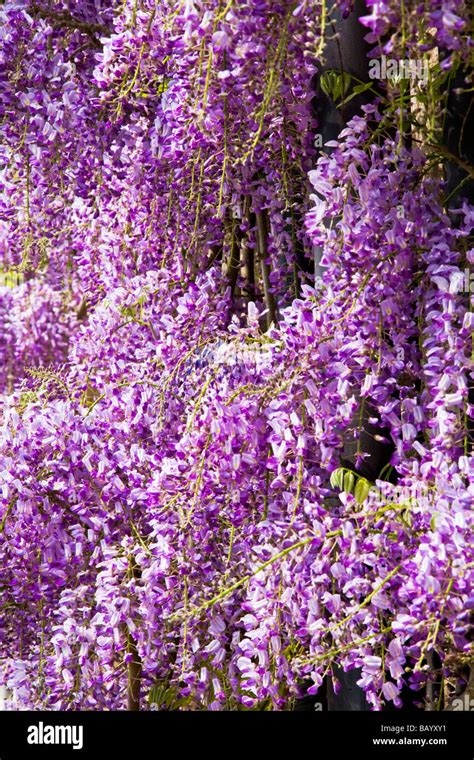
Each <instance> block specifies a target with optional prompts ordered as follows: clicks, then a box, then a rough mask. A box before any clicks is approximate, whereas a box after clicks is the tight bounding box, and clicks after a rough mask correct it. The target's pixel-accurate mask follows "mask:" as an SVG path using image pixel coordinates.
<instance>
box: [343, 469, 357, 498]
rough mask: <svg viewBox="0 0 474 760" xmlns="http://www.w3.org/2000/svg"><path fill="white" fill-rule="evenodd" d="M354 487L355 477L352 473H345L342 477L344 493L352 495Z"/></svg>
mask: <svg viewBox="0 0 474 760" xmlns="http://www.w3.org/2000/svg"><path fill="white" fill-rule="evenodd" d="M354 485H355V476H354V473H353V472H350V471H348V472H346V474H345V475H344V491H345V492H346V493H352V491H353V490H354Z"/></svg>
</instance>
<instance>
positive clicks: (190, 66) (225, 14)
mask: <svg viewBox="0 0 474 760" xmlns="http://www.w3.org/2000/svg"><path fill="white" fill-rule="evenodd" d="M334 5H335V6H337V9H336V13H339V16H338V18H340V17H343V18H350V17H351V14H353V12H354V10H353V7H352V6H353V4H352V3H351V2H349V1H348V0H339V2H336V3H335V4H334ZM468 6H469V4H468V3H464V2H463V1H462V0H431V1H430V2H429V3H416V2H414V0H402V2H400V0H387V1H386V2H378V1H376V0H368V2H367V8H366V11H367V12H366V14H365V15H363V16H362V17H361V18H360V21H359V22H358V23H359V24H360V25H361V26H362V27H363V29H364V34H365V36H366V42H367V43H368V56H369V58H371V59H374V58H377V59H378V58H380V57H381V56H388V57H390V59H392V60H394V61H400V60H404V59H410V60H414V61H419V62H420V63H422V64H423V65H424V66H426V67H427V71H428V74H429V76H428V78H427V80H426V82H423V83H422V82H420V81H416V79H412V80H407V79H400V78H399V79H397V78H394V79H391V80H388V81H381V82H374V81H371V80H370V79H367V80H366V81H363V82H360V81H355V80H351V76H350V75H345V74H341V72H337V71H336V72H334V71H333V72H331V71H329V72H328V70H327V67H326V68H325V61H326V58H325V56H326V50H327V45H329V44H331V40H334V34H335V30H334V23H333V22H332V21H331V19H332V14H333V12H334V8H333V4H331V5H330V6H329V5H327V3H326V2H325V0H323V2H316V1H314V0H304V1H303V2H300V3H298V2H294V0H292V1H291V2H290V0H252V1H251V0H248V2H247V1H244V0H228V2H225V0H183V1H182V2H177V1H176V2H175V1H174V0H162V1H161V2H156V0H114V1H113V2H112V1H111V2H105V0H37V1H36V2H35V1H34V0H18V1H14V0H6V1H5V2H4V3H3V4H2V5H1V6H0V125H1V126H0V134H1V140H0V263H1V272H0V276H1V282H0V320H1V328H2V329H1V333H0V567H1V571H0V591H1V595H0V608H1V612H2V614H1V617H0V674H1V678H2V681H3V683H5V684H7V686H8V689H9V702H8V705H9V706H10V707H11V708H18V707H21V708H25V707H26V708H38V707H46V708H53V709H78V708H83V709H90V708H95V709H114V708H121V707H124V706H125V705H126V704H127V692H128V693H129V698H130V679H131V672H134V673H135V674H137V673H138V674H139V676H137V675H136V677H137V678H138V677H139V679H140V689H141V697H142V700H141V707H143V708H145V707H146V705H147V704H150V703H153V704H158V705H159V706H160V707H167V708H172V709H176V708H180V709H216V710H218V709H244V708H258V709H285V708H287V707H288V706H291V705H292V701H293V700H294V699H295V697H297V696H298V695H301V694H302V693H303V691H304V690H309V693H310V694H315V693H317V691H318V689H319V687H320V686H321V683H322V681H323V679H324V678H325V677H326V676H329V677H334V678H336V673H335V671H334V670H333V668H334V666H336V665H340V666H342V667H343V668H344V669H345V670H352V669H360V679H359V685H360V686H361V687H362V688H363V689H364V690H365V692H366V696H367V699H368V701H369V703H370V705H371V706H372V707H373V708H375V709H379V708H380V707H381V706H382V705H383V704H384V703H386V702H394V703H395V704H396V705H397V706H400V704H401V699H400V692H401V689H402V687H404V686H405V687H406V686H408V687H411V688H412V689H413V690H414V691H419V693H420V701H422V697H423V693H424V692H423V687H424V686H425V684H426V683H427V682H430V680H433V679H434V680H436V682H437V683H439V682H440V681H441V680H442V682H443V689H442V690H440V692H439V693H440V705H442V704H444V702H443V700H447V699H449V696H450V694H451V693H452V691H453V689H454V688H455V686H456V683H457V682H458V681H459V679H461V678H462V677H463V674H464V675H465V669H464V668H465V666H466V664H468V663H469V660H470V656H469V653H470V651H471V648H472V643H471V633H470V630H469V622H470V612H469V610H471V609H472V607H473V605H474V601H473V598H472V575H473V567H474V566H473V561H472V551H471V549H470V543H469V538H470V531H471V530H472V520H471V506H472V503H473V498H474V458H473V455H472V439H473V436H472V428H473V422H472V418H473V416H474V412H473V405H472V398H471V403H470V400H469V388H470V386H472V384H473V375H472V371H473V343H472V340H473V331H474V316H473V312H472V306H473V301H472V298H471V295H470V292H469V277H467V276H466V271H467V272H468V274H469V267H470V265H472V264H474V250H473V249H472V247H470V246H472V239H470V238H469V235H470V234H471V232H472V228H473V226H474V225H473V222H474V207H473V206H472V205H469V198H468V196H467V195H466V194H464V195H463V191H465V190H466V187H467V179H468V178H469V176H471V177H472V176H473V174H472V169H471V168H470V167H468V166H467V165H466V162H465V161H464V159H463V158H462V156H459V155H453V153H452V151H451V150H450V149H448V148H447V147H446V143H445V140H444V132H443V125H444V124H445V123H446V119H447V118H448V116H447V114H448V113H449V109H448V107H447V99H448V97H449V93H450V92H451V89H450V87H451V81H452V80H454V79H455V78H456V82H457V87H458V88H461V89H465V90H466V91H467V90H469V89H472V79H471V78H470V71H469V65H470V62H471V60H472V59H471V56H472V50H473V47H472V40H471V39H470V38H469V36H468V32H469V25H470V23H471V22H470V19H469V7H468ZM325 98H326V99H327V98H329V99H330V100H331V102H333V103H335V104H336V108H337V107H339V110H340V111H341V112H342V113H343V115H344V105H345V104H346V103H349V102H352V104H353V103H354V102H356V103H359V99H360V100H361V102H360V104H359V105H358V109H357V113H356V114H355V115H353V116H352V118H350V119H348V120H347V123H346V124H345V127H344V129H343V130H342V131H341V132H340V133H339V135H338V138H337V140H330V141H329V142H327V143H326V144H325V145H323V146H322V147H319V144H318V140H317V136H318V135H319V134H320V132H321V130H322V129H323V126H324V124H323V123H322V121H321V115H320V114H321V110H320V108H319V105H318V103H322V102H323V101H324V99H325ZM447 162H448V163H450V164H451V165H453V166H455V167H457V168H458V169H459V170H461V169H462V171H463V172H464V173H467V174H466V176H464V175H463V177H462V179H461V181H460V183H459V186H458V187H456V188H449V187H448V186H447V183H446V179H445V176H446V175H445V170H446V163H447ZM469 173H470V175H469ZM453 198H454V199H455V201H456V202H455V203H454V206H453V202H452V200H453ZM315 258H316V259H317V270H318V271H319V270H321V271H322V277H321V278H320V277H316V276H315V267H314V259H315ZM367 425H369V426H370V429H371V430H372V431H373V439H374V440H375V442H376V443H379V444H380V445H384V444H385V445H390V446H391V451H392V454H391V459H390V463H389V464H390V468H391V472H396V473H397V477H398V486H399V487H402V489H404V491H403V493H404V496H403V498H401V499H400V498H390V493H389V492H387V493H386V494H385V496H384V498H381V497H380V493H381V492H380V491H377V493H378V494H379V496H378V498H375V499H374V498H371V494H372V495H373V494H374V493H375V484H374V481H375V477H374V478H373V479H372V480H371V479H370V478H363V477H359V475H358V474H357V472H352V473H351V472H350V470H344V469H341V457H343V455H344V452H345V451H346V449H347V447H348V445H349V446H351V445H352V447H353V448H354V449H355V451H356V454H355V468H354V469H355V470H356V471H358V472H359V474H360V473H362V472H363V471H364V464H367V463H368V462H369V463H370V454H369V453H367V451H365V450H364V447H363V446H361V445H360V435H361V431H362V428H363V427H364V426H366V427H367ZM390 468H385V472H380V473H378V474H377V476H378V478H379V479H380V481H385V480H386V481H388V480H390V477H388V476H387V472H388V469H390ZM331 476H332V477H331ZM386 476H387V477H386ZM378 484H379V486H380V483H379V481H378ZM406 494H413V497H412V498H411V497H410V498H409V497H407V496H406ZM434 657H435V660H436V662H435V663H434V660H433V658H434ZM433 663H434V664H433ZM436 663H437V664H436Z"/></svg>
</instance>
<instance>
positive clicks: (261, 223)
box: [255, 211, 276, 328]
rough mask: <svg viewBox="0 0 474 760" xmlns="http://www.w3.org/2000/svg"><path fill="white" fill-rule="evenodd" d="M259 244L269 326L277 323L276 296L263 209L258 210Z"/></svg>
mask: <svg viewBox="0 0 474 760" xmlns="http://www.w3.org/2000/svg"><path fill="white" fill-rule="evenodd" d="M255 216H256V219H257V244H258V257H259V260H260V271H261V275H262V283H263V294H264V297H265V304H266V307H267V328H269V327H270V326H271V324H272V323H273V324H275V323H276V303H275V297H274V295H273V293H272V291H271V285H270V271H269V268H268V262H267V257H268V248H267V237H268V232H267V223H266V218H265V215H264V212H263V211H257V212H256V214H255Z"/></svg>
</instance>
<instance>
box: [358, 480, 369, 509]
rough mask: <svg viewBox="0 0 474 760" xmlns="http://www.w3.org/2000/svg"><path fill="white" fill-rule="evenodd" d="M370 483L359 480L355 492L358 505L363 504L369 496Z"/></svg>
mask: <svg viewBox="0 0 474 760" xmlns="http://www.w3.org/2000/svg"><path fill="white" fill-rule="evenodd" d="M370 485H371V484H370V483H369V481H368V480H366V479H365V478H359V480H358V481H357V483H356V487H355V490H354V497H355V500H356V502H357V503H358V504H363V503H364V501H365V500H366V498H367V496H368V495H369V491H370Z"/></svg>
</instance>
